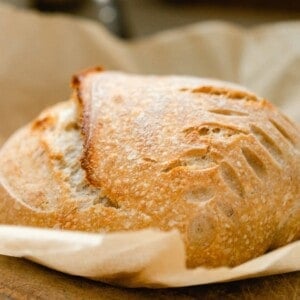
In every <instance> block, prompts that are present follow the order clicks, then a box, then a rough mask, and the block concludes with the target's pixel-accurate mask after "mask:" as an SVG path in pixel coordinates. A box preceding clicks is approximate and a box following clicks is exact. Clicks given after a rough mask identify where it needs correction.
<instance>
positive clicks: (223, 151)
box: [0, 69, 300, 267]
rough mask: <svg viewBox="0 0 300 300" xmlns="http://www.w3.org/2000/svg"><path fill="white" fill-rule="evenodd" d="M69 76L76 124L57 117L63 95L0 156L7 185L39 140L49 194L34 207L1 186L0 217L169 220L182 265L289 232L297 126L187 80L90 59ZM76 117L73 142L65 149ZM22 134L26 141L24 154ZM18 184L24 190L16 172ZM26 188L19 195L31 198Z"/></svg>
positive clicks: (263, 107) (266, 106)
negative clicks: (178, 239)
mask: <svg viewBox="0 0 300 300" xmlns="http://www.w3.org/2000/svg"><path fill="white" fill-rule="evenodd" d="M74 78H75V79H73V87H74V89H75V94H74V95H75V97H76V100H77V102H76V105H77V111H76V112H75V115H76V116H75V119H76V120H77V121H76V120H75V122H77V123H76V126H75V125H74V126H73V125H71V126H70V125H69V123H63V126H62V125H59V124H60V122H62V121H60V119H61V116H60V113H61V115H64V114H63V112H64V111H66V110H67V109H70V107H72V105H74V103H73V104H71V102H70V103H66V104H60V105H59V106H58V107H56V108H53V109H50V110H49V111H48V112H46V113H44V114H42V116H41V117H40V118H39V119H38V120H37V121H35V122H34V123H33V124H32V125H30V126H28V127H26V128H25V129H23V131H21V132H19V133H18V134H17V135H16V136H15V137H13V138H12V139H11V141H10V142H8V144H7V145H6V146H5V147H4V150H2V156H3V157H2V158H1V157H0V163H1V164H4V168H2V170H0V171H1V172H2V178H4V181H5V182H6V184H7V186H8V187H10V188H11V190H12V191H15V190H16V189H17V186H13V182H14V181H15V180H16V178H20V176H21V173H20V170H19V171H18V169H24V168H25V169H26V168H28V165H27V164H24V163H23V162H22V161H21V159H19V157H22V158H23V157H24V155H25V156H26V157H28V161H29V162H30V157H31V155H30V153H35V151H36V149H37V148H41V147H42V148H43V149H44V153H45V156H42V157H40V158H39V159H40V160H41V159H42V160H43V161H44V162H47V164H46V165H47V166H48V167H47V169H45V170H44V172H45V173H46V175H45V178H44V179H43V182H40V183H39V186H40V190H41V191H43V192H44V189H47V187H46V185H47V184H49V181H51V182H52V185H53V187H52V188H53V189H56V190H58V191H59V192H58V194H59V199H57V200H56V201H52V202H51V201H50V200H49V201H50V202H49V201H48V202H47V203H50V204H51V205H50V206H49V205H48V206H46V208H47V209H42V210H40V211H39V212H36V211H34V210H33V209H30V208H28V207H24V205H22V201H19V200H22V199H16V197H15V196H13V198H11V197H10V198H9V197H7V196H2V197H3V198H4V201H3V202H2V203H5V206H6V207H7V209H8V211H6V210H4V211H3V212H2V213H1V214H0V221H1V222H7V223H11V222H12V223H14V222H16V223H19V224H25V225H35V226H46V227H55V228H65V229H73V230H84V231H106V232H107V231H108V232H109V231H120V230H137V229H140V228H146V227H156V228H160V229H162V230H170V229H173V228H177V229H178V230H180V232H181V233H182V237H183V239H184V241H185V243H186V249H187V264H188V266H190V267H194V266H198V265H206V266H220V265H229V266H234V265H237V264H239V263H242V262H244V261H246V260H248V259H250V258H253V257H255V256H258V255H261V254H262V253H264V252H266V251H268V250H269V249H273V248H276V247H278V246H281V245H284V244H286V243H288V242H290V241H292V240H295V239H299V236H300V216H299V214H300V204H299V201H300V187H299V181H300V154H299V153H300V133H299V129H298V128H297V126H295V125H294V124H293V123H292V122H291V121H289V120H288V119H287V118H286V117H285V116H283V115H282V114H281V113H280V112H279V111H278V110H277V109H276V108H275V107H274V106H273V105H271V104H270V103H269V102H268V101H266V100H264V99H260V98H258V97H256V96H255V95H253V94H251V93H249V92H247V91H245V90H242V89H239V88H238V87H236V86H234V85H230V84H227V83H223V82H218V81H211V80H204V79H198V78H189V77H172V76H171V77H155V76H135V75H126V74H122V73H117V72H102V71H101V72H100V70H98V69H93V70H89V71H85V72H83V73H81V74H80V75H79V76H77V77H74ZM77 114H78V115H77ZM70 122H71V123H70V124H73V123H74V120H73V119H72V120H71V121H70ZM78 124H79V125H81V130H82V134H83V136H82V139H83V143H82V146H80V147H82V148H80V149H81V150H80V152H81V155H80V156H78V157H77V156H76V157H75V158H74V153H76V152H74V151H73V150H72V149H71V150H72V151H73V152H72V151H71V150H70V149H69V148H72V147H71V146H72V141H73V143H74V144H78V138H79V135H78V133H77V132H78ZM60 126H61V127H60ZM69 127H70V128H71V131H70V130H69V129H67V128H69ZM57 134H58V135H57ZM61 135H62V136H65V137H66V140H65V142H66V143H71V144H70V145H69V144H68V145H69V146H68V147H67V148H66V147H65V148H66V149H65V150H59V149H63V148H64V147H63V146H61V145H63V144H64V143H65V142H62V143H61V145H59V146H57V145H56V144H58V142H57V139H59V137H60V136H61ZM24 137H27V139H31V142H30V145H31V147H32V148H28V149H27V148H26V149H27V150H26V151H27V152H26V151H25V150H24V147H23V148H22V147H21V146H22V142H21V143H20V140H21V141H22V140H24ZM70 141H71V142H70ZM80 143H81V141H80ZM18 145H21V146H18ZM18 147H19V149H18ZM59 147H61V148H59ZM12 149H13V150H14V151H13V152H11V151H10V150H12ZM64 151H69V152H70V151H71V152H70V153H71V154H70V157H73V158H72V159H71V160H66V156H67V154H66V153H69V152H64ZM68 155H69V154H68ZM80 160H81V161H82V167H83V169H84V170H85V171H86V176H87V180H86V179H84V180H83V188H82V190H80V191H77V190H76V188H77V183H76V182H77V181H76V180H75V179H76V178H77V177H78V176H77V177H76V176H75V175H74V176H73V175H70V177H68V176H67V175H66V174H77V173H76V172H78V170H77V169H76V168H77V167H78V166H77V167H76V168H75V167H74V166H75V165H77V164H79V162H80ZM74 162H75V165H74ZM73 165H74V166H73ZM62 166H63V168H68V167H70V170H69V169H68V170H67V171H66V170H65V169H62ZM72 168H73V169H72ZM74 168H75V169H74ZM26 171H29V169H26ZM80 171H81V172H83V171H82V170H80ZM1 172H0V173H1ZM18 172H19V173H18ZM68 172H69V173H68ZM78 174H81V173H78ZM0 175H1V174H0ZM28 176H29V178H31V177H30V176H32V178H35V177H34V175H32V174H31V173H30V174H29V175H28ZM72 176H73V177H72ZM0 177H1V176H0ZM74 178H75V179H74ZM0 179H1V178H0ZM73 179H74V180H75V181H73ZM22 182H23V181H22V180H21V181H20V183H22ZM18 189H21V190H22V191H24V190H25V194H26V189H27V182H23V184H20V185H19V186H18ZM88 191H90V192H88ZM89 193H90V194H89ZM97 193H98V194H97ZM45 194H47V193H45ZM82 195H83V196H82ZM95 195H96V196H95ZM41 196H42V197H44V196H43V195H41ZM0 197H1V194H0ZM37 197H38V196H37V195H33V196H32V198H33V199H31V198H30V197H29V198H27V200H26V199H25V200H26V201H27V205H29V206H35V207H36V208H38V207H39V205H41V204H39V203H40V202H39V201H36V198H37ZM45 197H46V196H45ZM87 197H90V198H89V199H92V200H89V201H87V200H86V199H85V198H87ZM81 198H82V199H81ZM25 200H23V202H24V201H25ZM42 202H43V201H42ZM44 202H45V201H44ZM15 203H18V205H21V206H22V209H21V214H19V213H18V212H19V211H20V210H19V211H16V210H15V209H14V208H13V207H14V205H15ZM35 210H36V209H35ZM23 211H24V212H23ZM14 215H15V216H17V217H16V218H14V217H13V216H14ZM31 217H33V218H31ZM43 220H45V221H43Z"/></svg>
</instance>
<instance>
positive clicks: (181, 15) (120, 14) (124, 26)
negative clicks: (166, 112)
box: [0, 0, 300, 38]
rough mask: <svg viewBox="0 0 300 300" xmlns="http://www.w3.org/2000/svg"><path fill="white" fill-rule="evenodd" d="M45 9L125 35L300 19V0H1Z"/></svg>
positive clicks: (121, 35) (44, 10) (130, 36)
mask: <svg viewBox="0 0 300 300" xmlns="http://www.w3.org/2000/svg"><path fill="white" fill-rule="evenodd" d="M0 2H8V3H12V4H15V5H17V6H20V7H28V8H34V9H38V10H40V11H43V12H64V13H70V14H74V15H78V16H82V17H87V18H90V19H94V20H98V21H100V22H101V23H102V24H104V25H105V26H106V27H107V28H108V29H109V30H110V31H111V32H113V33H115V34H116V35H118V36H120V37H123V38H133V37H142V36H145V35H149V34H152V33H155V32H157V31H161V30H164V29H169V28H174V27H177V26H182V25H187V24H192V23H196V22H201V21H208V20H222V21H229V22H234V23H237V24H240V25H242V26H246V27H249V26H254V25H258V24H262V23H268V22H278V21H288V20H300V0H0Z"/></svg>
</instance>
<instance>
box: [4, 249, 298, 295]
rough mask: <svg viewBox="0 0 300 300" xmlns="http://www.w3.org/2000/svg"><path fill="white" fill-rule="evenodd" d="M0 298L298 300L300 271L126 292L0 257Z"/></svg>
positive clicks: (18, 259) (20, 260)
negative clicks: (217, 282)
mask: <svg viewBox="0 0 300 300" xmlns="http://www.w3.org/2000/svg"><path fill="white" fill-rule="evenodd" d="M0 299H1V300H2V299H5V300H10V299H16V300H19V299H55V300H60V299H109V300H110V299H152V300H153V299H175V300H176V299H253V300H254V299H255V300H256V299H300V272H295V273H290V274H284V275H276V276H269V277H263V278H256V279H251V280H243V281H237V282H231V283H223V284H212V285H206V286H196V287H188V288H177V289H157V290H151V289H126V288H119V287H114V286H110V285H107V284H104V283H100V282H94V281H92V280H88V279H84V278H80V277H75V276H70V275H66V274H63V273H60V272H56V271H53V270H50V269H48V268H45V267H42V266H39V265H37V264H35V263H32V262H30V261H27V260H25V259H21V258H13V257H6V256H2V255H0Z"/></svg>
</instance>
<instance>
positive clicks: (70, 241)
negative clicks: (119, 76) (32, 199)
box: [0, 6, 300, 287]
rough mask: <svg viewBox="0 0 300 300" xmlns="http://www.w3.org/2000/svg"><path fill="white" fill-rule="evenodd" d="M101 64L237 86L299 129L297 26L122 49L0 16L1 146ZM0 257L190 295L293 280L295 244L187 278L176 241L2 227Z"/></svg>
mask: <svg viewBox="0 0 300 300" xmlns="http://www.w3.org/2000/svg"><path fill="white" fill-rule="evenodd" d="M99 64H100V65H103V66H105V67H106V68H107V69H120V70H124V71H129V72H136V73H146V74H147V73H153V74H186V75H197V76H204V77H215V78H218V79H223V80H227V81H232V82H236V83H239V84H241V85H244V86H246V87H247V88H248V89H250V90H252V91H254V92H256V93H257V94H259V95H261V96H263V97H266V98H268V99H270V100H271V101H273V102H274V103H276V104H277V105H279V106H281V108H282V110H283V111H284V112H285V113H286V114H288V115H289V116H290V117H292V118H294V119H296V120H297V121H298V122H300V71H299V70H300V23H298V22H293V23H279V24H273V25H268V26H262V27H258V28H255V29H251V30H245V29H242V28H239V27H236V26H233V25H231V24H227V23H221V22H208V23H199V24H195V25H193V26H189V27H185V28H181V29H177V30H172V31H168V32H164V33H160V34H158V35H155V36H153V37H150V38H147V39H144V40H137V41H130V42H124V41H121V40H118V39H117V38H115V37H113V36H111V35H110V34H109V33H108V32H106V31H105V29H103V28H102V27H101V26H100V25H99V24H96V23H92V22H89V21H83V20H75V19H72V18H71V17H66V16H45V15H43V16H42V15H39V14H37V13H33V12H28V11H20V10H16V9H14V8H13V7H9V6H0V95H1V97H0V125H1V126H0V144H1V143H3V142H4V140H5V139H6V138H7V137H8V136H9V135H10V134H11V133H12V132H13V131H14V130H15V129H16V128H18V127H19V126H21V125H23V124H24V123H25V122H27V121H29V120H30V119H32V118H33V117H34V116H36V115H37V114H38V112H39V111H40V110H41V109H42V108H44V107H46V106H48V105H50V104H54V103H56V102H58V101H62V100H65V99H67V98H68V97H69V94H70V90H69V89H68V82H69V79H70V76H71V75H72V74H73V73H75V72H77V71H78V70H80V69H83V68H86V67H88V66H93V65H99ZM0 167H1V166H0ZM0 200H1V199H0ZM0 254H4V255H10V256H21V257H26V258H28V259H30V260H33V261H35V262H38V263H40V264H43V265H46V266H48V267H51V268H54V269H56V270H59V271H63V272H66V273H70V274H74V275H80V276H86V277H90V278H93V279H96V280H102V281H107V282H110V283H116V284H120V285H125V286H132V287H139V286H145V287H175V286H176V287H177V286H187V285H197V284H205V283H212V282H220V281H230V280H236V279H242V278H250V277H258V276H264V275H270V274H277V273H284V272H291V271H299V270H300V241H298V242H295V243H293V244H290V245H287V246H285V247H282V248H280V249H278V250H276V251H273V252H270V253H268V254H266V255H263V256H261V257H259V258H256V259H254V260H252V261H249V262H247V263H244V264H242V265H240V266H238V267H236V268H232V269H229V268H218V269H210V270H209V269H205V268H197V269H194V270H187V269H186V268H185V253H184V246H183V242H182V241H181V239H180V235H179V233H178V232H176V231H172V232H168V233H166V232H159V231H154V230H150V229H149V230H143V231H138V232H131V233H114V234H105V235H103V234H88V233H78V232H66V231H58V230H45V229H37V228H28V227H27V228H26V227H14V226H4V225H2V226H0Z"/></svg>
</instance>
